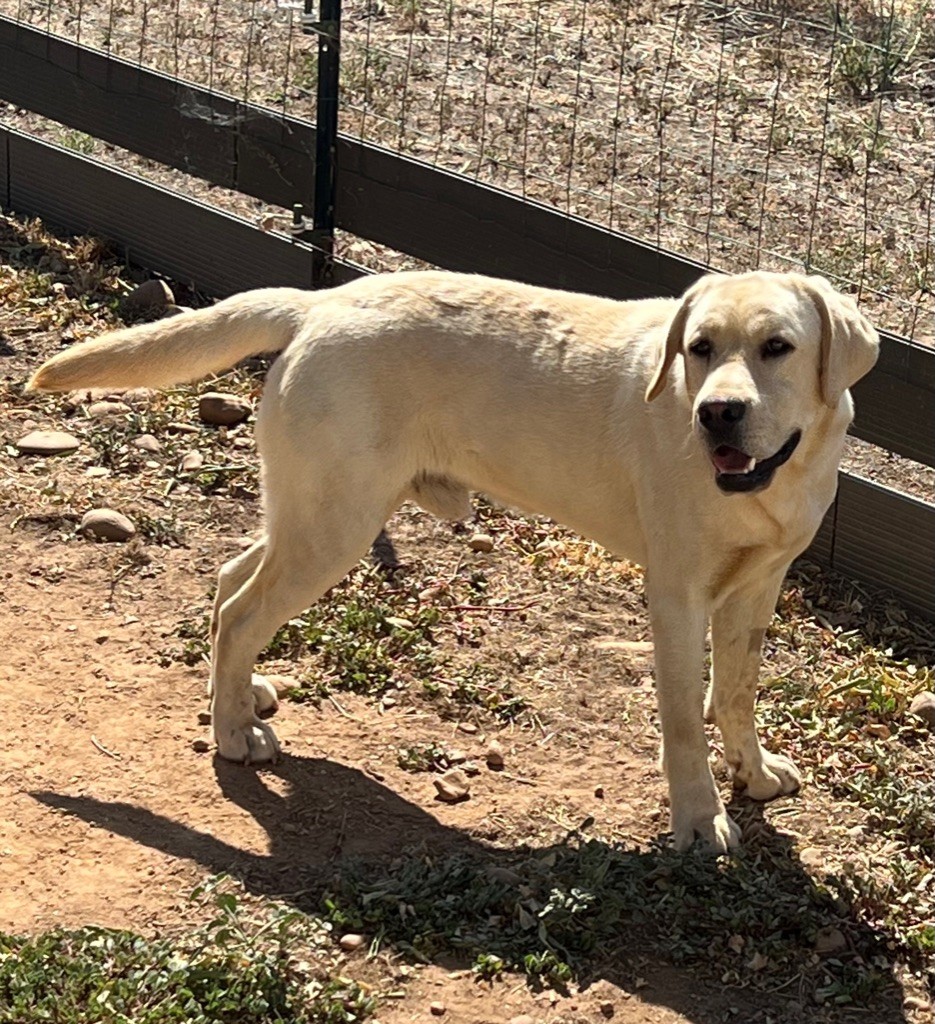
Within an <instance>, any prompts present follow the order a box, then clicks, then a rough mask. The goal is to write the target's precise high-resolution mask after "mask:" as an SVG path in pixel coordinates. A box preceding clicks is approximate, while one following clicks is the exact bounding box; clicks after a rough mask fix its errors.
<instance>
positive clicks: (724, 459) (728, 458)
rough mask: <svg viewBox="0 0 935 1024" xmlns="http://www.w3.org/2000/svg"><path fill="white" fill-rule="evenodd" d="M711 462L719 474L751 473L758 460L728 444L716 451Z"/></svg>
mask: <svg viewBox="0 0 935 1024" xmlns="http://www.w3.org/2000/svg"><path fill="white" fill-rule="evenodd" d="M711 461H712V462H713V463H714V468H715V469H716V470H717V471H718V472H719V473H749V472H750V470H751V469H753V467H754V466H755V465H756V459H751V458H750V456H749V455H746V454H745V453H744V452H742V451H741V450H740V449H739V448H731V447H730V446H729V445H726V444H722V445H721V446H720V447H718V448H715V449H714V452H713V453H712V455H711Z"/></svg>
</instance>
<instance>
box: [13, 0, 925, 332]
mask: <svg viewBox="0 0 935 1024" xmlns="http://www.w3.org/2000/svg"><path fill="white" fill-rule="evenodd" d="M302 9H303V5H302V4H299V3H273V2H258V0H255V2H236V0H235V2H228V0H225V2H224V3H221V2H220V0H211V2H203V0H201V2H193V0H121V2H119V3H117V2H116V0H108V2H105V0H58V2H56V3H55V4H52V3H51V2H49V0H45V2H38V0H36V2H25V0H24V2H14V0H0V12H2V13H5V14H7V15H13V16H14V17H18V18H20V19H22V20H23V21H25V22H27V23H29V24H31V25H33V26H38V27H42V28H47V29H48V30H49V31H50V32H53V33H56V34H61V35H64V36H66V37H67V38H71V39H77V40H79V41H80V42H82V43H85V44H86V45H89V46H94V47H97V48H102V49H106V50H109V51H110V52H112V53H113V54H115V55H116V56H120V57H122V58H124V59H127V60H132V61H135V62H139V63H141V64H144V65H146V66H150V67H154V68H156V69H158V70H161V71H165V72H168V73H169V74H172V75H175V76H178V77H180V78H183V79H189V80H193V81H196V82H197V83H199V84H201V85H205V86H208V87H209V88H212V89H215V90H217V91H219V92H224V93H228V94H231V95H234V96H236V97H238V98H241V99H244V100H247V101H249V102H253V103H257V104H260V105H262V106H265V107H271V108H273V109H276V110H279V111H281V112H283V113H284V114H289V115H291V116H295V117H303V118H307V119H310V120H313V119H314V95H315V40H314V37H311V36H308V35H305V34H303V33H302V30H301V13H302ZM341 68H342V71H341V76H342V77H341V86H342V101H341V117H340V127H341V130H342V131H343V132H345V133H347V134H349V135H352V136H355V137H358V138H361V139H364V140H366V141H369V142H372V143H375V144H378V145H381V146H385V147H388V148H390V149H392V150H395V151H398V152H400V153H404V154H406V155H409V156H412V157H415V158H417V159H421V160H427V161H429V162H431V163H433V164H435V165H437V166H439V167H442V168H445V169H446V170H449V171H453V172H456V173H459V174H463V175H466V176H469V177H471V178H473V179H476V180H478V181H481V182H484V183H486V184H490V185H494V186H497V187H500V188H504V189H507V190H509V191H511V192H514V193H518V194H521V195H524V196H525V197H527V198H528V199H530V200H534V201H536V202H541V203H546V204H549V205H552V206H555V207H557V208H559V209H561V210H562V211H564V212H567V213H569V214H572V215H575V216H578V217H582V218H584V219H587V220H589V221H593V222H595V223H598V224H600V225H602V226H605V227H608V228H611V229H613V230H616V231H623V232H626V233H629V234H631V235H634V236H636V237H637V238H639V239H641V240H644V241H648V242H650V243H653V244H655V245H658V246H661V247H664V248H667V249H669V250H672V251H674V252H676V253H678V254H680V255H683V256H687V257H691V258H693V259H696V260H699V261H701V262H703V263H706V264H709V265H711V266H714V267H717V268H720V269H724V270H744V269H751V268H754V267H762V268H766V269H803V268H804V269H807V270H809V271H814V272H818V273H823V274H825V275H826V276H828V277H829V278H831V279H832V280H833V281H834V282H835V283H836V284H838V285H840V286H842V287H845V288H847V289H849V290H852V291H854V292H856V293H857V294H858V295H859V297H860V299H861V301H862V302H863V303H864V304H865V305H866V306H867V307H868V308H869V310H870V311H871V312H872V314H873V315H874V316H875V318H876V319H877V321H878V322H879V323H880V325H881V326H885V327H888V328H890V329H891V330H894V331H896V332H898V333H902V334H905V335H906V336H909V337H913V338H915V339H917V340H920V341H928V342H932V341H933V340H935V296H933V290H935V269H933V263H935V252H933V249H935V245H933V241H935V240H933V215H932V204H933V202H935V0H837V2H830V3H829V2H824V0H745V2H740V3H733V4H723V3H714V2H710V0H697V2H686V3H678V2H675V3H670V2H666V3H663V2H661V0H483V2H480V0H478V2H473V3H472V2H465V3H460V2H459V3H453V2H446V0H382V2H380V0H345V2H344V4H343V22H342V63H341Z"/></svg>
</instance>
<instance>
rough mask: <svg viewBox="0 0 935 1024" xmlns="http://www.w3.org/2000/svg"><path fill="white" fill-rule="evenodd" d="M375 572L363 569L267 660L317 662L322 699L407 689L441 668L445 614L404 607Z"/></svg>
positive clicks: (279, 640) (288, 631)
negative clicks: (438, 640) (439, 635)
mask: <svg viewBox="0 0 935 1024" xmlns="http://www.w3.org/2000/svg"><path fill="white" fill-rule="evenodd" d="M394 596H396V595H394V594H393V593H392V592H391V591H390V589H389V588H388V587H386V586H385V584H384V583H383V581H382V580H381V579H380V577H379V575H378V574H377V573H375V572H374V571H373V570H371V569H369V567H368V568H367V569H360V568H359V569H358V570H357V571H356V572H355V573H354V574H352V576H351V578H350V579H349V580H347V581H345V582H344V583H343V584H341V585H340V586H339V587H336V588H335V589H334V590H333V591H332V592H331V594H330V595H329V597H328V598H327V599H325V600H322V601H320V602H319V603H318V604H316V605H314V606H313V607H312V608H311V609H310V610H309V611H308V612H306V613H305V614H304V615H302V616H300V617H299V618H295V619H292V620H290V621H289V622H288V623H286V625H285V626H283V627H282V628H281V629H280V630H279V631H278V632H277V634H276V636H275V637H274V638H273V640H272V642H271V643H270V644H269V646H268V647H267V649H266V651H265V652H264V655H263V657H264V658H265V659H269V658H296V657H298V656H299V655H301V654H303V653H305V652H311V653H313V654H315V655H316V656H317V658H318V665H319V671H320V674H321V679H320V681H318V682H316V683H314V684H312V685H311V687H310V688H311V689H313V690H315V691H316V693H318V694H319V695H323V693H324V692H326V690H327V689H329V688H335V689H339V690H345V691H350V692H352V693H360V694H365V695H367V696H379V695H381V694H383V693H386V692H387V691H389V690H394V689H402V688H404V687H405V686H406V684H407V682H408V681H410V680H411V679H413V678H421V677H423V676H425V675H429V674H431V673H432V672H434V670H435V668H436V658H435V642H434V638H433V635H432V630H433V628H434V627H435V626H436V625H437V624H438V622H439V619H440V617H441V613H440V611H439V610H438V609H437V608H435V607H432V606H429V605H403V606H402V607H400V606H399V605H400V604H401V602H399V601H398V600H397V601H393V600H392V598H393V597H394Z"/></svg>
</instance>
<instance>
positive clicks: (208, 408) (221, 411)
mask: <svg viewBox="0 0 935 1024" xmlns="http://www.w3.org/2000/svg"><path fill="white" fill-rule="evenodd" d="M251 412H252V408H251V406H250V403H249V402H248V401H247V400H246V399H243V398H241V397H240V396H239V395H230V394H226V393H224V392H221V391H207V392H205V394H203V395H202V396H201V397H200V398H199V399H198V415H199V416H200V417H201V419H202V421H203V422H205V423H211V424H213V425H214V426H217V427H230V426H233V424H235V423H241V422H243V420H245V419H246V418H247V417H248V416H249V415H250V413H251Z"/></svg>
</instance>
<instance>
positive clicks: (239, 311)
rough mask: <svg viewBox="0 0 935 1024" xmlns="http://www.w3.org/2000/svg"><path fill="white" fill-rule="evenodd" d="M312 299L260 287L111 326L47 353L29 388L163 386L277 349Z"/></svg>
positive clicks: (289, 290) (285, 343)
mask: <svg viewBox="0 0 935 1024" xmlns="http://www.w3.org/2000/svg"><path fill="white" fill-rule="evenodd" d="M316 301H317V299H316V295H315V293H313V292H303V291H300V290H299V289H297V288H261V289H258V290H256V291H250V292H243V293H242V294H239V295H234V296H232V297H231V298H229V299H224V300H223V301H222V302H219V303H217V305H215V306H211V307H210V308H208V309H199V310H196V311H193V312H190V313H180V314H178V315H176V316H173V317H169V318H168V319H165V320H158V321H156V322H155V323H151V324H141V325H140V326H138V327H127V328H125V329H124V330H121V331H113V332H112V333H111V334H105V335H103V336H102V337H100V338H94V339H92V340H91V341H86V342H82V343H81V344H79V345H75V346H74V347H72V348H70V349H68V350H67V351H65V352H60V353H59V354H58V355H56V356H53V357H52V358H51V359H49V360H48V361H47V362H45V363H43V364H42V366H40V367H39V369H38V370H37V371H36V372H35V374H33V377H32V379H31V380H30V382H29V384H28V390H30V391H74V390H77V389H79V388H86V387H115V388H135V387H151V388H158V387H168V386H170V385H172V384H182V383H185V382H186V381H192V380H198V379H199V378H200V377H204V376H206V375H207V374H209V373H218V372H220V371H222V370H228V369H230V368H231V367H232V366H233V365H234V364H235V363H237V362H239V360H241V359H246V358H247V357H248V356H253V355H258V354H260V353H261V352H281V351H282V350H283V349H284V348H286V347H287V346H288V344H289V343H290V342H291V341H292V339H293V337H294V336H295V334H296V333H297V331H298V330H299V329H300V328H301V326H302V324H303V323H304V322H306V318H307V316H308V312H309V310H310V309H311V307H312V306H313V305H314V304H315V302H316Z"/></svg>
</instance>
